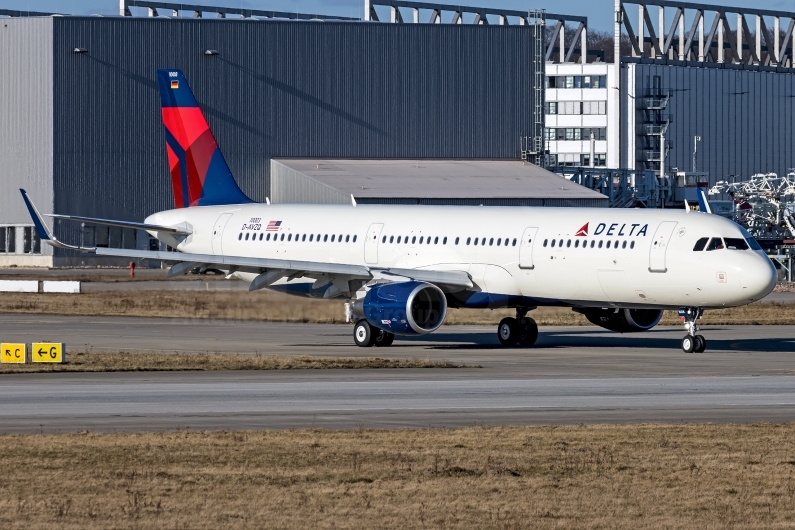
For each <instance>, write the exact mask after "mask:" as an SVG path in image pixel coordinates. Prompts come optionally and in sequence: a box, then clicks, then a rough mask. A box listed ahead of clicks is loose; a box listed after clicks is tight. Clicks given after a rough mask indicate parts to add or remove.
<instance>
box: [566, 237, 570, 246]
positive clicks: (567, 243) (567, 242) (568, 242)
mask: <svg viewBox="0 0 795 530" xmlns="http://www.w3.org/2000/svg"><path fill="white" fill-rule="evenodd" d="M569 247H571V239H569V240H568V241H566V248H569Z"/></svg>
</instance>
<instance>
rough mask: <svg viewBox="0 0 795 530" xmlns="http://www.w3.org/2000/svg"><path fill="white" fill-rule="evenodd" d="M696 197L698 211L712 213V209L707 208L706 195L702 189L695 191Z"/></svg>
mask: <svg viewBox="0 0 795 530" xmlns="http://www.w3.org/2000/svg"><path fill="white" fill-rule="evenodd" d="M696 194H697V196H698V209H699V210H700V211H702V212H704V213H712V208H710V207H709V201H708V200H707V195H706V194H705V193H704V188H698V189H697V191H696Z"/></svg>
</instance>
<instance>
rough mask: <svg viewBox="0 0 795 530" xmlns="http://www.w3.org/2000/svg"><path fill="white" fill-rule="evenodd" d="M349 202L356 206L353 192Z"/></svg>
mask: <svg viewBox="0 0 795 530" xmlns="http://www.w3.org/2000/svg"><path fill="white" fill-rule="evenodd" d="M351 204H352V205H353V207H354V208H356V198H354V196H353V193H351Z"/></svg>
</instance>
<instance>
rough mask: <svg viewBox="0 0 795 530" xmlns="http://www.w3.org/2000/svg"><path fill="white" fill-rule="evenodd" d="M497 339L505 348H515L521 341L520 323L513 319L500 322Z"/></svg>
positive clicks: (504, 319) (508, 318)
mask: <svg viewBox="0 0 795 530" xmlns="http://www.w3.org/2000/svg"><path fill="white" fill-rule="evenodd" d="M497 338H498V339H500V343H502V345H503V346H513V345H514V344H516V342H517V341H518V340H519V322H517V320H516V319H515V318H513V317H506V318H503V319H502V320H500V325H499V326H497Z"/></svg>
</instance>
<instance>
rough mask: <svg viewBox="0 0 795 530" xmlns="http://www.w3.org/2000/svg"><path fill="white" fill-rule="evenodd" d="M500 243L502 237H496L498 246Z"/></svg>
mask: <svg viewBox="0 0 795 530" xmlns="http://www.w3.org/2000/svg"><path fill="white" fill-rule="evenodd" d="M500 244H502V238H501V237H500V238H498V239H497V246H498V247H499V246H500Z"/></svg>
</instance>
